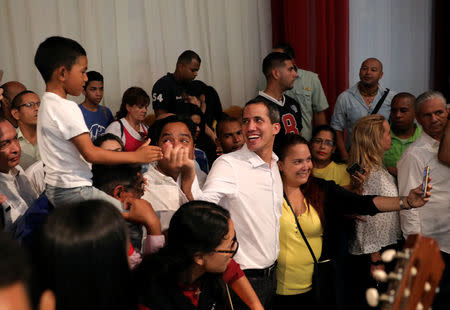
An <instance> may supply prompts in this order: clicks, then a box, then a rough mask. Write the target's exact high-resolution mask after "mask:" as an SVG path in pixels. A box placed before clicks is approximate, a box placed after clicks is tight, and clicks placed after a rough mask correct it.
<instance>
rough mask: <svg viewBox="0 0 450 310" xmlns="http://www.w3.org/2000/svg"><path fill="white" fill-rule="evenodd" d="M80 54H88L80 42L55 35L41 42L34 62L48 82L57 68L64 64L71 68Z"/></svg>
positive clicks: (68, 68)
mask: <svg viewBox="0 0 450 310" xmlns="http://www.w3.org/2000/svg"><path fill="white" fill-rule="evenodd" d="M80 56H86V51H85V50H84V48H83V47H82V46H81V45H80V44H79V43H78V42H76V41H74V40H72V39H69V38H64V37H58V36H55V37H50V38H47V39H45V41H44V42H42V43H41V44H39V47H38V49H37V51H36V55H35V56H34V64H35V65H36V67H37V69H38V70H39V72H40V73H41V75H42V78H43V79H44V82H45V83H47V82H49V81H50V80H51V78H52V74H53V72H54V71H55V70H56V69H57V68H59V67H61V66H64V67H65V68H66V69H67V70H71V69H72V66H73V65H74V64H75V63H76V62H77V59H78V57H80Z"/></svg>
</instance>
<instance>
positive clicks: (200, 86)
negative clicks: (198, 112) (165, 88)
mask: <svg viewBox="0 0 450 310" xmlns="http://www.w3.org/2000/svg"><path fill="white" fill-rule="evenodd" d="M207 87H208V85H206V84H205V83H203V82H202V81H198V80H194V81H192V82H190V83H187V84H186V86H185V87H184V90H183V92H184V93H185V94H186V95H188V96H195V97H197V98H199V97H200V96H201V95H205V94H206V92H207Z"/></svg>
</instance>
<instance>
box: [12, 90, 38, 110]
mask: <svg viewBox="0 0 450 310" xmlns="http://www.w3.org/2000/svg"><path fill="white" fill-rule="evenodd" d="M26 94H35V95H36V93H35V92H34V91H31V90H24V91H23V92H20V93H18V94H17V95H16V96H15V97H14V99H13V101H12V102H11V109H18V108H19V105H21V104H22V102H23V101H22V97H23V96H24V95H26ZM36 96H37V95H36Z"/></svg>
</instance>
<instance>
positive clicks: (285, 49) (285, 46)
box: [273, 42, 295, 59]
mask: <svg viewBox="0 0 450 310" xmlns="http://www.w3.org/2000/svg"><path fill="white" fill-rule="evenodd" d="M273 48H274V49H280V50H282V51H283V53H285V54H288V55H289V56H290V57H291V58H292V59H294V58H295V52H294V48H293V47H292V46H291V45H290V44H289V43H285V42H283V43H280V44H278V45H276V46H274V47H273Z"/></svg>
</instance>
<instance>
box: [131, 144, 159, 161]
mask: <svg viewBox="0 0 450 310" xmlns="http://www.w3.org/2000/svg"><path fill="white" fill-rule="evenodd" d="M135 154H136V158H137V162H138V163H141V164H146V163H150V162H153V161H158V160H160V159H161V158H163V153H162V151H161V148H160V147H159V146H155V145H150V139H147V141H145V142H144V144H142V145H141V146H140V147H139V148H138V149H137V150H136V151H135Z"/></svg>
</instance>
